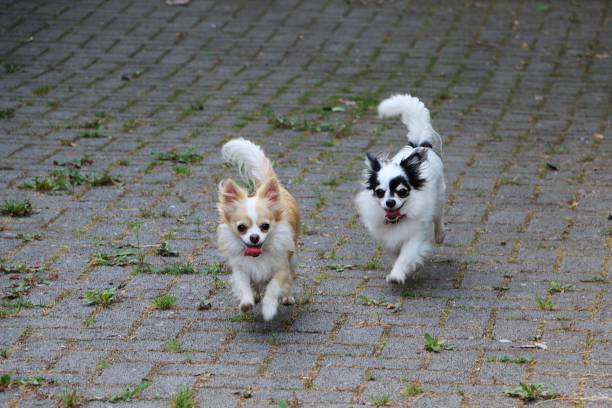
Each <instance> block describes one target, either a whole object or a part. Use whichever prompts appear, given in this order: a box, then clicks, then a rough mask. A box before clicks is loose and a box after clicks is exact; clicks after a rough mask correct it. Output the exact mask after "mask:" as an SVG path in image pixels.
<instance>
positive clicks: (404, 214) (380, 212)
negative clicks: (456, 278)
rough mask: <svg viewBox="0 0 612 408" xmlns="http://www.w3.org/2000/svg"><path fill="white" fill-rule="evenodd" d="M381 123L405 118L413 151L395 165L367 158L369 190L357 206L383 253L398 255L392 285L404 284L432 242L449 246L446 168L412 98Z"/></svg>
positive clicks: (390, 102)
mask: <svg viewBox="0 0 612 408" xmlns="http://www.w3.org/2000/svg"><path fill="white" fill-rule="evenodd" d="M378 115H379V116H380V117H383V118H384V117H389V116H396V115H401V120H402V122H403V123H404V124H405V125H406V127H407V128H408V135H407V137H408V145H407V146H406V147H404V148H402V149H401V150H400V151H399V152H398V153H397V154H396V155H395V156H393V158H392V159H388V158H387V156H381V155H378V156H372V155H370V154H367V155H366V166H367V169H366V171H365V184H364V187H365V188H364V190H363V191H361V192H359V193H358V194H357V197H356V198H355V202H356V204H357V209H358V211H359V214H360V216H361V220H362V221H363V223H364V224H365V226H366V227H367V229H368V230H369V231H370V234H372V236H373V237H374V238H375V239H376V240H377V241H379V242H380V243H382V245H383V247H384V248H385V249H386V250H387V251H389V252H391V253H393V254H395V255H396V257H397V258H396V260H395V263H394V265H393V269H392V270H391V273H389V275H387V282H389V283H404V281H405V280H406V278H407V277H409V276H411V275H412V274H413V273H414V272H415V271H416V269H417V268H418V267H419V266H420V265H422V264H423V261H424V259H425V258H426V257H427V255H428V254H429V253H430V252H431V249H432V245H431V242H432V238H434V237H435V241H436V243H438V244H441V243H442V242H443V241H444V225H443V222H442V211H443V208H442V207H443V205H444V203H445V201H446V184H445V182H444V167H443V165H442V160H441V159H440V156H438V155H437V154H436V152H435V151H434V147H435V148H440V147H441V144H442V141H441V138H440V135H438V134H437V133H436V132H435V131H434V130H433V128H432V127H431V119H430V116H429V110H428V109H427V108H426V107H425V105H424V104H423V103H422V102H421V101H419V99H418V98H415V97H413V96H410V95H395V96H392V97H390V98H388V99H385V100H384V101H382V102H381V104H380V105H379V106H378Z"/></svg>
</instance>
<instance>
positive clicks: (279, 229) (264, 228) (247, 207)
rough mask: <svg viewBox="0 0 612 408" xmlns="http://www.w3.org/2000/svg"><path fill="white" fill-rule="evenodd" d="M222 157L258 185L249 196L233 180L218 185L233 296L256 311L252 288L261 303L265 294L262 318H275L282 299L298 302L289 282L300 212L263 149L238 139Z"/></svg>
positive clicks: (223, 250)
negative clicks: (260, 294) (261, 295)
mask: <svg viewBox="0 0 612 408" xmlns="http://www.w3.org/2000/svg"><path fill="white" fill-rule="evenodd" d="M221 153H222V156H223V159H224V160H225V162H227V163H230V164H232V165H234V166H236V167H237V168H238V170H239V172H240V176H241V178H242V179H243V180H244V181H245V182H246V183H247V184H249V185H254V186H255V188H256V191H255V194H253V195H251V196H249V194H248V192H247V191H246V190H245V189H244V188H242V187H240V186H239V185H238V184H236V183H235V182H234V181H233V180H231V179H228V180H224V181H222V182H221V183H220V184H219V204H218V209H219V213H220V216H221V219H220V223H219V227H218V230H217V233H218V244H219V250H220V251H221V253H222V254H223V255H224V256H225V257H227V259H228V262H229V265H230V267H231V269H232V284H233V291H234V294H235V295H236V296H237V297H238V299H239V300H240V310H242V311H243V312H247V311H250V310H252V309H253V307H254V305H255V299H256V297H255V295H254V293H253V286H254V288H255V290H256V291H257V293H258V296H257V299H258V300H259V293H261V292H263V300H262V309H261V310H262V314H263V317H264V319H265V320H271V319H273V318H274V316H276V312H277V309H278V301H279V298H280V299H282V302H283V304H293V303H294V299H293V296H292V295H291V283H292V280H293V278H294V275H295V263H296V260H295V256H294V254H295V251H296V248H297V239H298V233H299V225H300V212H299V209H298V206H297V202H296V201H295V199H294V198H293V196H291V194H289V192H288V191H287V190H285V189H284V188H283V187H282V186H281V185H280V182H279V181H278V178H277V177H276V173H274V170H273V169H272V165H271V164H270V160H268V158H267V157H266V156H265V154H264V152H263V151H262V150H261V149H260V148H259V146H257V145H255V144H253V143H252V142H250V141H248V140H245V139H242V138H240V139H234V140H231V141H229V142H227V143H226V144H225V145H224V146H223V148H222V150H221Z"/></svg>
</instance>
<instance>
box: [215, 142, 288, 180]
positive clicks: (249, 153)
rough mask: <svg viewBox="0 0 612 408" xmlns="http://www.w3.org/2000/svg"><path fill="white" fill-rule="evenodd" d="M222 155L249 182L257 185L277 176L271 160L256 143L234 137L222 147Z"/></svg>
mask: <svg viewBox="0 0 612 408" xmlns="http://www.w3.org/2000/svg"><path fill="white" fill-rule="evenodd" d="M221 156H222V157H223V160H224V161H225V162H226V163H229V164H231V165H233V166H235V167H236V168H237V169H238V172H239V173H240V177H241V178H242V179H243V180H244V181H245V182H247V183H255V184H256V185H258V184H260V183H262V182H263V181H265V180H268V179H270V178H274V177H276V173H274V170H273V169H272V164H271V163H270V160H268V158H267V157H266V155H265V154H264V152H263V150H261V148H260V147H259V146H257V145H256V144H255V143H253V142H251V141H249V140H246V139H243V138H238V139H232V140H230V141H229V142H227V143H226V144H224V145H223V147H222V148H221Z"/></svg>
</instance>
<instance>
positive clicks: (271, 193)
mask: <svg viewBox="0 0 612 408" xmlns="http://www.w3.org/2000/svg"><path fill="white" fill-rule="evenodd" d="M257 196H258V197H261V198H265V199H266V200H268V201H270V202H271V203H272V204H277V203H279V202H280V184H279V183H278V180H277V179H275V178H271V179H269V180H268V181H266V182H265V183H264V184H262V185H261V186H260V187H259V188H258V189H257Z"/></svg>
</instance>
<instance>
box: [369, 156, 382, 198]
mask: <svg viewBox="0 0 612 408" xmlns="http://www.w3.org/2000/svg"><path fill="white" fill-rule="evenodd" d="M366 159H367V160H368V167H369V169H368V171H367V179H366V186H367V188H368V190H374V189H375V188H376V187H377V186H378V185H379V184H380V182H379V181H378V171H379V170H380V169H381V165H380V161H379V160H378V159H377V158H376V157H374V156H372V155H371V154H370V153H366Z"/></svg>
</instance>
